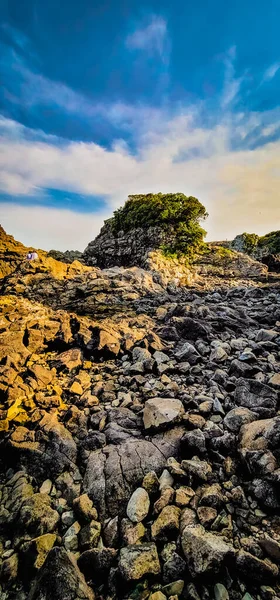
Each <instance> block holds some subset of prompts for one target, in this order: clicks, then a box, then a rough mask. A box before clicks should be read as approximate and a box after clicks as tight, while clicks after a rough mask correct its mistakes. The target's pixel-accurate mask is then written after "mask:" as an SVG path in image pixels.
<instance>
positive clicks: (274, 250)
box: [258, 231, 280, 254]
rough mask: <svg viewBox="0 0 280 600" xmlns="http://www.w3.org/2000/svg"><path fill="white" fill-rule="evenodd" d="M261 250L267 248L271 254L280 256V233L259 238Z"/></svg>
mask: <svg viewBox="0 0 280 600" xmlns="http://www.w3.org/2000/svg"><path fill="white" fill-rule="evenodd" d="M258 245H259V247H260V248H263V247H264V246H266V247H267V248H269V251H270V252H271V254H280V231H271V233H267V234H266V235H263V236H262V237H260V238H259V243H258Z"/></svg>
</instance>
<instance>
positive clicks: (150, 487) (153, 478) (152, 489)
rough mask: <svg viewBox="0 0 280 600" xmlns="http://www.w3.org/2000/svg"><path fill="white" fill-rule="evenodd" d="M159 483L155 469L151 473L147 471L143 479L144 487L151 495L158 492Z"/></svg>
mask: <svg viewBox="0 0 280 600" xmlns="http://www.w3.org/2000/svg"><path fill="white" fill-rule="evenodd" d="M159 485H160V483H159V479H158V476H157V474H156V473H155V471H150V473H147V474H146V475H145V477H144V479H143V481H142V487H143V488H144V490H146V492H147V493H148V494H150V495H153V494H156V493H157V492H158V490H159Z"/></svg>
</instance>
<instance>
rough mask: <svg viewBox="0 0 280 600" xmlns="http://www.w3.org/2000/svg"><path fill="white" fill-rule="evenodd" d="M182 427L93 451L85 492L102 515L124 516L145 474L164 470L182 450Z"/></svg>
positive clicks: (88, 464)
mask: <svg viewBox="0 0 280 600" xmlns="http://www.w3.org/2000/svg"><path fill="white" fill-rule="evenodd" d="M181 437H182V429H180V428H178V429H173V430H170V431H167V432H165V433H164V434H159V435H157V436H154V437H153V439H152V441H148V440H146V439H129V440H127V441H125V442H123V443H122V444H120V445H111V444H110V445H108V446H106V447H105V448H102V449H101V450H96V451H93V452H91V453H90V456H89V459H88V462H87V467H86V472H85V476H84V482H83V488H84V491H85V492H86V493H87V494H88V495H89V496H90V498H92V500H93V502H94V504H95V505H96V507H97V508H98V512H100V513H101V514H102V515H104V514H110V515H111V516H115V515H117V514H121V515H124V512H125V507H126V504H127V502H128V500H129V498H130V496H131V494H132V492H133V491H134V490H135V488H137V487H138V486H139V485H140V484H141V482H142V480H143V477H144V476H145V475H146V474H147V473H149V472H150V471H155V472H156V473H160V472H162V470H163V469H164V467H165V463H166V459H167V458H169V457H170V456H176V455H177V454H178V451H179V446H180V439H181Z"/></svg>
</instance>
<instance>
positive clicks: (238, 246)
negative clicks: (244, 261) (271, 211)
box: [228, 231, 280, 273]
mask: <svg viewBox="0 0 280 600" xmlns="http://www.w3.org/2000/svg"><path fill="white" fill-rule="evenodd" d="M228 246H229V247H230V248H232V249H234V250H237V251H238V252H243V253H246V254H248V255H250V256H251V257H253V258H255V259H256V260H258V261H260V262H262V263H263V264H265V265H267V267H268V269H269V271H272V272H275V273H280V231H273V232H271V233H268V234H267V235H264V236H262V237H259V236H258V235H256V234H254V233H253V234H248V233H242V234H240V235H237V236H236V237H235V238H234V240H233V241H232V242H230V243H229V244H228Z"/></svg>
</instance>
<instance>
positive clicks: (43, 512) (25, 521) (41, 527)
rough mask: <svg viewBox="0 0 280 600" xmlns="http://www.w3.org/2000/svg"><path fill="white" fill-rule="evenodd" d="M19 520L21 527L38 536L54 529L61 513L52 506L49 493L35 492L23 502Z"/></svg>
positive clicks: (33, 535)
mask: <svg viewBox="0 0 280 600" xmlns="http://www.w3.org/2000/svg"><path fill="white" fill-rule="evenodd" d="M18 522H19V527H20V528H21V529H24V530H25V531H27V532H28V533H29V534H30V535H31V536H32V537H37V536H40V535H43V534H44V533H51V532H52V531H54V529H55V528H56V526H57V525H58V522H59V514H58V513H57V511H56V510H53V509H52V508H51V499H50V497H49V496H48V495H47V494H42V493H39V494H33V496H31V497H30V498H28V499H27V500H25V501H24V502H23V504H22V507H21V509H20V512H19V521H18Z"/></svg>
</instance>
